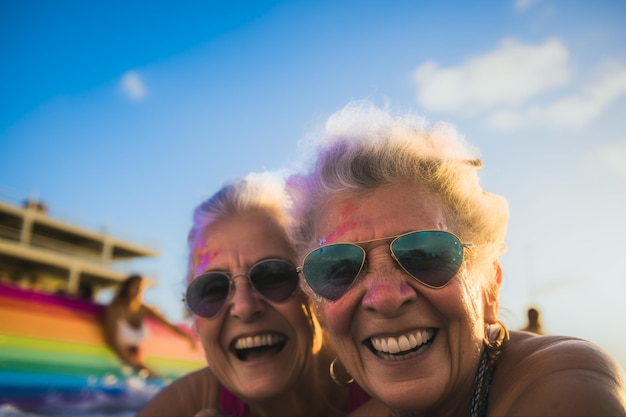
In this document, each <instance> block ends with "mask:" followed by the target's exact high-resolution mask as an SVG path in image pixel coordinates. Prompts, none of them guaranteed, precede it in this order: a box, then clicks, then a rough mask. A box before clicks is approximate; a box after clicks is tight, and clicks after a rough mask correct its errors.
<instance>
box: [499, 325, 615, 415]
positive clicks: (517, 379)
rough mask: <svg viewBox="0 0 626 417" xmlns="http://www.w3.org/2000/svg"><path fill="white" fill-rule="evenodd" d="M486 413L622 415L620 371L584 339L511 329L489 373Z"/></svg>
mask: <svg viewBox="0 0 626 417" xmlns="http://www.w3.org/2000/svg"><path fill="white" fill-rule="evenodd" d="M490 414H492V415H511V416H512V415H526V416H538V415H541V416H547V415H555V416H556V415H567V416H579V415H580V416H587V415H626V383H625V379H624V369H623V368H622V367H621V366H620V365H619V364H618V363H617V361H616V360H615V359H614V358H612V357H611V356H610V355H609V354H608V353H606V352H605V351H604V350H603V349H602V348H600V347H599V346H597V345H595V344H593V343H591V342H588V341H586V340H582V339H577V338H572V337H563V336H536V335H532V334H529V333H520V332H511V342H510V344H509V346H508V347H507V349H506V350H505V351H504V352H503V354H502V357H501V358H500V361H499V363H498V365H497V368H496V373H495V374H494V379H493V384H492V390H491V394H490Z"/></svg>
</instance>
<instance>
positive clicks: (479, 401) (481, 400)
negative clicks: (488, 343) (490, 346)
mask: <svg viewBox="0 0 626 417" xmlns="http://www.w3.org/2000/svg"><path fill="white" fill-rule="evenodd" d="M497 359H498V357H497V356H496V357H492V358H490V357H489V354H488V353H487V349H484V350H483V353H482V357H481V359H480V366H479V367H478V372H477V373H476V379H475V380H474V394H473V395H472V401H471V403H470V407H469V416H470V417H485V416H486V415H487V406H488V404H489V389H490V388H491V380H492V379H493V372H494V370H495V368H496V361H497Z"/></svg>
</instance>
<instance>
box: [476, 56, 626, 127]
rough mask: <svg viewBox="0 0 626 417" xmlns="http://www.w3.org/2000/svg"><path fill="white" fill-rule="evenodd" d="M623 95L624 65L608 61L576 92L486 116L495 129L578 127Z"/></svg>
mask: <svg viewBox="0 0 626 417" xmlns="http://www.w3.org/2000/svg"><path fill="white" fill-rule="evenodd" d="M624 94H626V68H624V67H622V66H620V65H618V64H616V63H613V62H611V63H607V64H605V65H604V66H603V69H602V70H601V71H600V72H599V76H598V79H596V80H594V81H592V82H590V83H588V84H586V85H584V86H582V87H581V88H580V90H579V91H576V92H574V93H571V94H568V95H566V96H563V97H561V98H558V99H556V100H554V101H553V102H551V103H548V104H544V105H529V106H528V107H526V108H525V109H513V108H511V109H503V110H498V111H494V112H493V113H491V114H490V115H489V116H488V118H487V126H489V127H492V128H494V129H498V130H512V129H516V128H519V127H523V126H529V125H534V126H550V127H557V128H559V127H566V128H579V127H583V126H586V125H587V124H589V123H590V122H591V121H593V120H594V119H595V118H596V117H598V116H599V115H600V114H601V113H602V112H603V111H604V110H605V109H606V108H607V107H608V106H609V105H610V104H611V103H613V102H614V101H615V100H617V99H618V98H619V97H621V96H622V95H624Z"/></svg>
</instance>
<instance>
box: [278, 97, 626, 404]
mask: <svg viewBox="0 0 626 417" xmlns="http://www.w3.org/2000/svg"><path fill="white" fill-rule="evenodd" d="M311 138H312V139H313V140H314V141H315V142H313V143H314V147H313V148H312V149H313V150H314V151H315V152H316V158H315V159H314V160H312V161H309V163H310V164H309V165H308V166H305V167H304V168H303V169H302V170H301V171H300V172H298V173H296V174H294V175H292V176H291V177H290V178H289V180H288V184H289V192H290V194H291V196H292V200H293V202H294V205H293V208H292V210H293V211H292V214H293V216H294V217H295V218H297V219H298V220H299V224H298V225H297V227H295V228H294V230H293V231H292V237H293V239H294V240H295V241H296V245H297V248H298V251H299V258H300V260H301V262H300V265H301V266H300V267H299V268H298V270H299V272H301V274H302V276H303V278H304V281H305V283H306V288H307V291H308V293H309V294H310V295H311V296H312V297H313V298H314V307H315V311H316V313H317V316H318V318H319V320H320V323H321V325H322V327H323V328H324V329H325V330H326V332H327V334H328V335H329V338H330V339H331V341H332V344H333V347H334V348H335V349H336V353H337V356H338V360H337V361H336V362H334V365H335V368H339V367H340V364H343V366H344V367H345V368H346V370H347V371H348V372H349V374H350V375H351V377H352V378H354V380H355V381H356V382H358V383H359V384H360V385H361V386H362V387H363V388H364V389H365V390H366V391H368V392H369V394H370V395H372V397H373V399H372V400H371V401H370V402H369V403H367V404H366V405H365V406H363V407H362V408H361V409H360V410H358V412H357V413H356V415H373V416H381V415H392V416H418V415H419V416H421V415H428V416H437V415H440V416H443V415H446V416H463V415H469V416H504V415H506V416H513V415H519V416H548V415H551V416H557V415H558V416H589V415H625V414H626V389H625V385H624V371H623V369H622V368H621V367H620V366H619V365H618V364H617V363H616V361H615V360H614V359H613V358H612V357H610V356H609V355H608V354H607V353H606V352H604V351H603V350H602V349H601V348H599V347H598V346H596V345H594V344H592V343H590V342H588V341H584V340H580V339H576V338H572V337H562V336H539V335H534V334H531V333H528V332H517V331H510V332H509V331H508V330H507V329H506V328H505V326H504V325H503V323H502V322H501V321H500V320H499V318H498V307H499V290H500V286H501V284H502V269H501V266H500V262H499V257H500V255H502V254H503V253H504V252H505V249H506V246H505V242H504V237H505V232H506V226H507V221H508V214H509V213H508V206H507V202H506V200H505V199H504V198H502V197H499V196H496V195H493V194H490V193H488V192H486V191H483V189H482V188H481V187H480V185H479V178H478V174H477V171H478V169H479V168H480V167H481V161H480V160H479V159H478V158H477V156H476V155H475V153H474V152H473V151H472V150H471V149H470V148H469V147H468V146H467V144H466V143H465V142H464V140H463V139H462V138H461V137H460V136H459V135H458V134H457V133H456V130H455V129H454V128H453V127H452V126H449V125H446V124H438V125H435V126H434V127H433V128H430V129H427V128H426V127H425V126H424V123H423V121H422V120H421V119H420V118H417V117H415V116H412V115H410V114H408V115H393V114H391V113H389V112H387V111H385V110H381V109H379V108H376V107H375V106H373V105H371V104H370V103H367V102H357V103H352V104H350V105H348V106H347V107H346V108H344V109H343V110H341V111H339V112H338V113H337V114H335V115H333V116H332V117H331V118H330V119H329V120H328V122H327V124H326V126H325V129H323V130H322V131H321V132H319V133H318V134H317V135H311ZM304 143H307V144H310V143H312V142H304Z"/></svg>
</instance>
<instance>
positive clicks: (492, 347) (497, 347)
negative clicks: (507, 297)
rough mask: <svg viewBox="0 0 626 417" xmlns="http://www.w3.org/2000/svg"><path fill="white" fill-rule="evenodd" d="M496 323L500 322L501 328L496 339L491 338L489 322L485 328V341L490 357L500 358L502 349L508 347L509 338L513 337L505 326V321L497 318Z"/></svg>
mask: <svg viewBox="0 0 626 417" xmlns="http://www.w3.org/2000/svg"><path fill="white" fill-rule="evenodd" d="M496 323H497V324H498V326H499V327H500V329H499V330H498V336H496V338H495V339H494V340H490V339H489V329H490V327H489V324H487V325H486V328H485V338H484V343H485V347H486V348H487V354H488V355H489V358H490V359H496V358H498V356H500V354H501V353H502V351H503V350H504V349H505V348H506V347H507V345H508V344H509V340H510V339H511V336H510V335H509V331H508V330H507V328H506V327H505V326H504V323H502V322H501V321H500V320H496Z"/></svg>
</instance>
